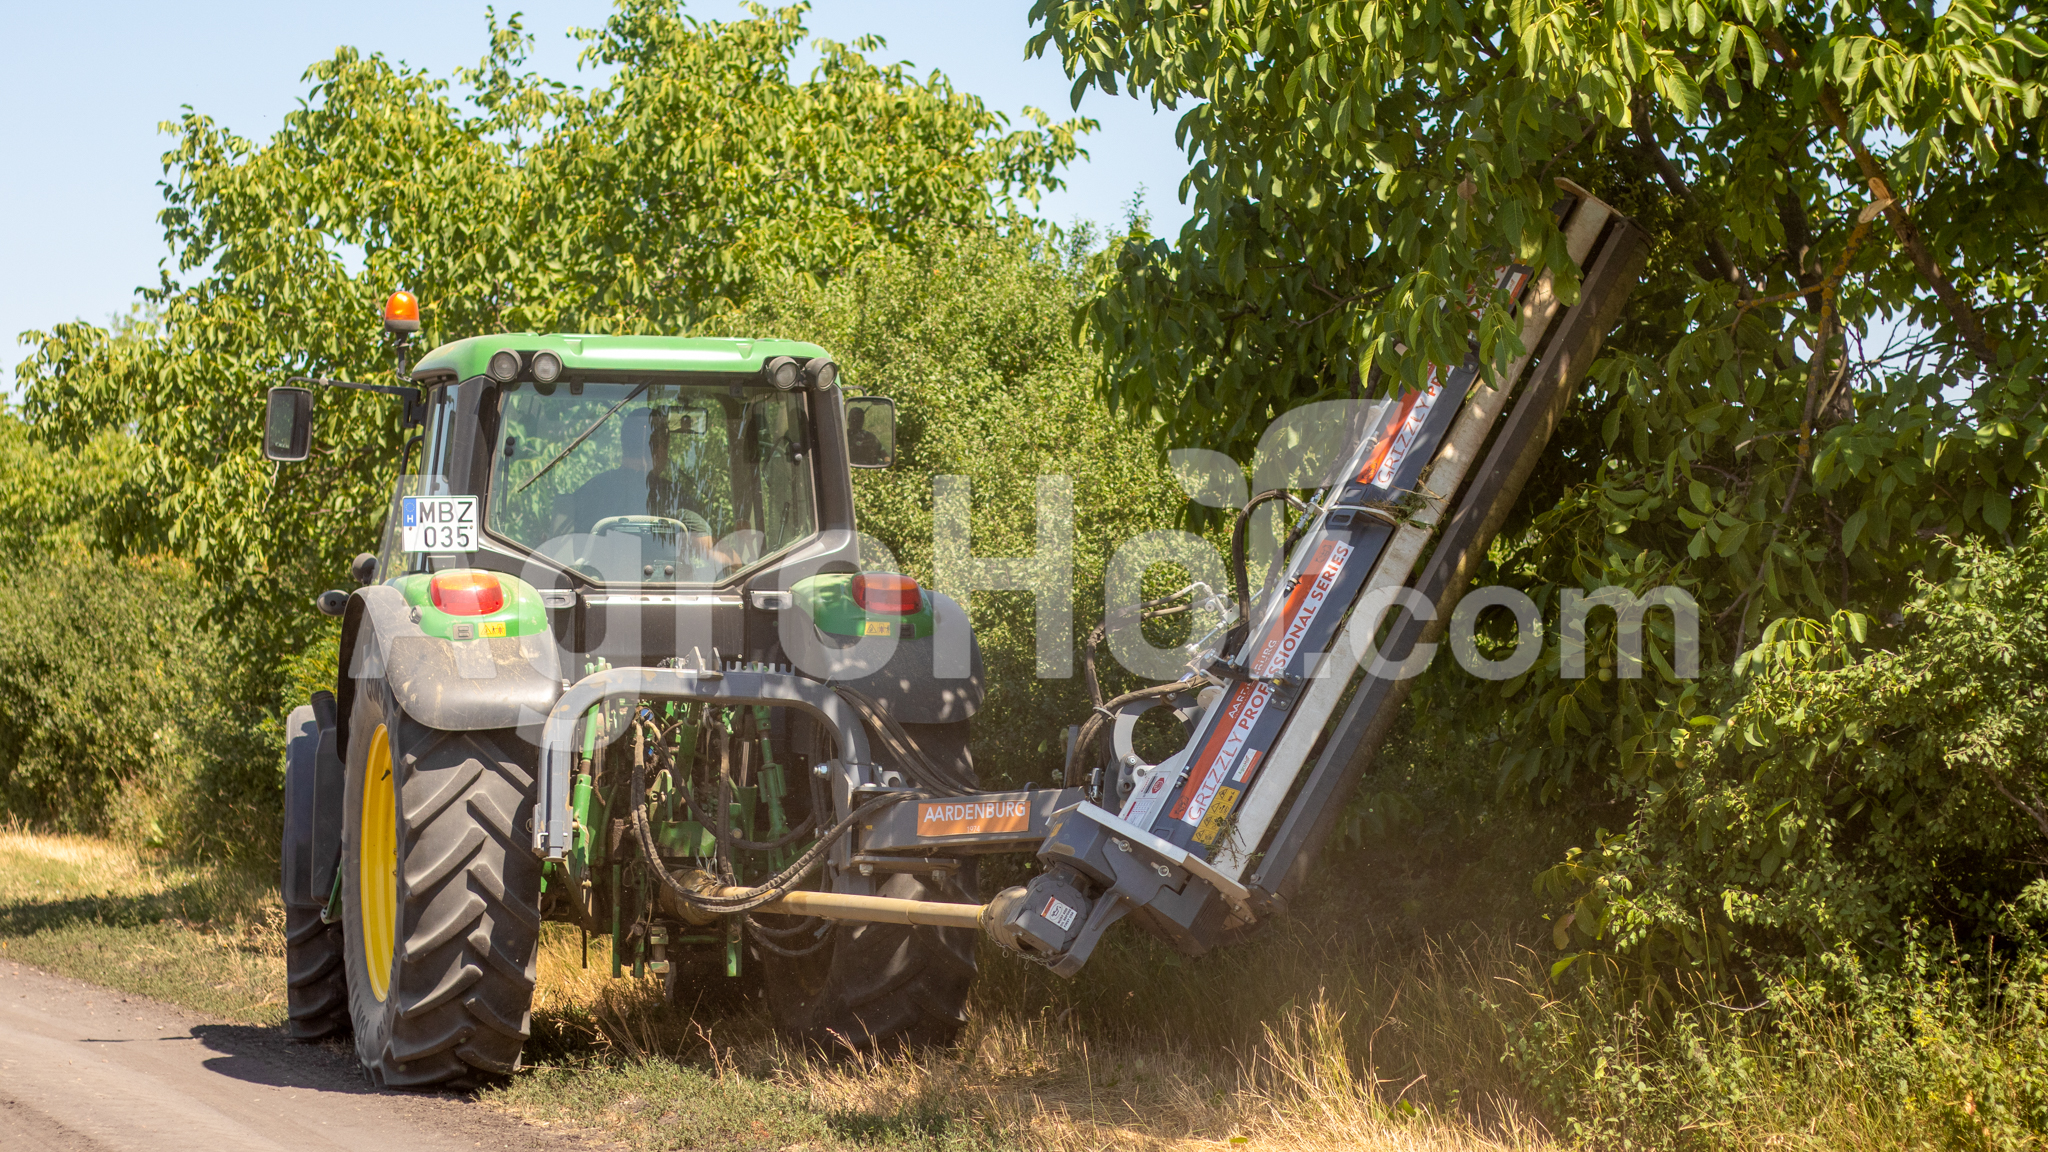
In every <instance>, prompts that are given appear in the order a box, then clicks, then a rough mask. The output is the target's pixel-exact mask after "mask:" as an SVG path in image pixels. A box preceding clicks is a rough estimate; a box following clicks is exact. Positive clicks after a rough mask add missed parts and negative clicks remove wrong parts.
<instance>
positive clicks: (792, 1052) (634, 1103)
mask: <svg viewBox="0 0 2048 1152" xmlns="http://www.w3.org/2000/svg"><path fill="white" fill-rule="evenodd" d="M1309 943H1312V942H1310V941H1304V939H1303V938H1302V937H1301V935H1300V934H1299V933H1298V932H1296V933H1281V934H1276V938H1275V939H1272V940H1269V941H1261V942H1259V943H1258V944H1257V945H1255V946H1254V947H1253V948H1252V949H1251V950H1250V953H1249V954H1246V953H1243V952H1240V953H1238V954H1237V960H1238V961H1239V962H1246V961H1248V962H1249V963H1250V964H1251V965H1253V966H1254V967H1253V968H1251V969H1250V971H1252V972H1254V973H1255V974H1256V977H1257V979H1258V981H1259V983H1260V984H1261V986H1262V988H1263V990H1264V991H1265V992H1266V993H1268V994H1270V993H1272V992H1275V991H1284V990H1286V989H1283V988H1282V986H1283V985H1287V986H1291V988H1292V989H1293V990H1294V991H1296V992H1298V993H1300V994H1301V995H1299V996H1298V998H1290V1002H1289V1003H1287V1004H1286V1005H1284V1006H1283V1007H1282V1009H1281V1010H1280V1011H1278V1012H1277V1013H1275V1014H1274V1015H1272V1016H1271V1017H1269V1018H1266V1019H1263V1020H1259V1021H1256V1022H1252V1027H1251V1030H1250V1031H1249V1033H1246V1034H1239V1035H1232V1034H1231V1031H1230V1029H1231V1027H1232V1025H1233V1023H1235V1022H1234V1021H1232V1020H1229V1019H1224V1018H1219V1017H1216V1016H1209V1017H1206V1018H1205V1017H1203V1016H1201V1015H1192V1016H1185V1015H1184V1016H1183V1017H1182V1018H1181V1023H1180V1026H1179V1027H1176V1028H1167V1029H1159V1028H1153V1027H1147V1026H1145V1025H1144V1023H1143V1022H1142V1018H1143V1017H1145V1016H1147V1015H1149V1014H1150V1013H1148V1012H1147V1011H1144V1010H1141V1008H1140V1000H1141V997H1140V995H1139V993H1140V991H1141V990H1143V991H1146V996H1145V997H1144V998H1143V999H1144V1005H1143V1007H1144V1008H1147V1009H1150V1008H1155V1007H1158V1005H1155V1003H1154V1001H1155V999H1158V998H1161V997H1163V998H1169V999H1171V998H1177V997H1178V992H1177V985H1178V984H1180V983H1183V982H1180V981H1171V980H1169V981H1165V982H1163V983H1162V982H1159V981H1154V982H1152V983H1151V985H1150V988H1149V990H1146V989H1141V988H1140V987H1138V986H1129V987H1124V988H1123V990H1124V991H1125V992H1126V993H1128V994H1127V995H1122V996H1117V997H1113V999H1115V1000H1116V1001H1118V1003H1119V1008H1120V1009H1121V1011H1119V1012H1117V1013H1116V1014H1113V1015H1104V1014H1101V1013H1097V1012H1094V1011H1091V1010H1090V1009H1089V1007H1088V1005H1087V1004H1086V1003H1083V1002H1074V1001H1073V1000H1072V999H1071V997H1070V998H1069V1002H1066V1003H1061V1002H1060V998H1059V997H1057V996H1054V995H1048V994H1047V993H1048V992H1049V991H1051V992H1058V991H1066V992H1069V993H1071V992H1073V991H1074V990H1076V989H1083V988H1086V989H1088V990H1090V991H1091V992H1092V993H1094V994H1098V995H1099V994H1100V993H1102V992H1103V991H1104V988H1103V987H1102V986H1101V984H1100V982H1098V983H1097V984H1094V985H1088V984H1072V985H1069V984H1066V983H1065V982H1059V983H1057V984H1055V985H1045V984H1043V982H1041V981H1039V980H1037V979H1036V974H1040V973H1039V970H1036V969H1027V968H1026V967H1025V966H1023V965H1021V964H1019V963H1017V962H1015V961H1012V960H1009V959H1007V958H1004V957H999V956H993V955H991V953H992V952H993V949H989V948H984V949H983V957H984V969H985V973H986V974H985V976H984V978H983V980H982V981H981V982H980V984H979V985H978V988H977V994H976V999H975V1002H974V1004H973V1005H972V1009H971V1018H970V1023H969V1025H968V1027H967V1029H966V1030H965V1032H964V1033H963V1035H962V1036H961V1038H960V1041H959V1043H958V1044H957V1045H956V1046H955V1047H954V1048H952V1049H950V1050H947V1051H942V1052H930V1053H924V1054H921V1055H915V1056H905V1055H898V1056H888V1057H873V1056H856V1055H852V1054H848V1053H838V1054H832V1055H826V1054H820V1053H815V1052H806V1051H802V1050H798V1049H795V1048H793V1047H791V1046H790V1045H788V1044H787V1043H785V1042H783V1041H782V1040H780V1039H779V1038H778V1037H777V1036H776V1035H775V1033H774V1031H773V1029H772V1028H771V1027H770V1026H769V1023H768V1020H767V1019H766V1016H765V1013H764V1012H763V1011H762V1009H761V1008H760V1007H759V1005H758V1004H757V1003H755V1002H751V1001H741V1002H739V1003H736V1004H728V1005H719V1006H706V1005H701V1004H700V1005H697V1006H696V1007H697V1010H696V1011H695V1012H694V1013H692V1012H690V1011H687V1010H682V1009H677V1008H674V1007H670V1006H667V1005H665V1004H663V1003H662V1001H661V998H660V995H659V992H658V990H657V989H656V987H655V985H654V984H653V982H652V981H648V982H644V983H643V982H636V981H633V980H631V979H625V980H619V981H613V980H611V979H610V978H609V966H608V964H606V963H603V962H602V960H603V958H602V957H601V956H600V955H599V953H600V952H601V951H602V948H601V945H600V944H594V945H593V948H592V967H590V968H589V969H587V970H586V969H584V968H583V967H582V966H581V964H580V961H579V956H578V950H579V947H580V944H579V937H578V935H577V934H576V933H575V932H573V931H566V930H561V929H556V928H551V929H550V931H549V936H548V939H547V941H546V942H545V944H544V947H543V950H542V957H541V967H540V988H539V991H538V993H537V995H536V999H535V1027H536V1045H535V1047H536V1049H538V1050H539V1051H537V1052H536V1055H539V1056H542V1057H543V1058H544V1063H546V1064H547V1065H549V1067H545V1068H543V1069H541V1070H539V1071H538V1072H537V1073H536V1074H535V1075H532V1076H528V1077H523V1078H521V1079H520V1080H518V1081H516V1082H515V1083H514V1084H512V1085H511V1086H510V1087H509V1088H507V1089H505V1090H503V1091H501V1092H499V1093H496V1094H493V1095H492V1096H491V1097H490V1099H491V1100H493V1101H494V1102H495V1103H496V1104H498V1105H499V1106H501V1107H504V1108H507V1109H509V1110H511V1111H513V1112H515V1113H517V1114H520V1115H522V1116H525V1117H527V1118H529V1119H534V1120H545V1121H549V1122H552V1123H557V1124H560V1123H570V1124H574V1125H577V1126H581V1127H588V1128H591V1129H595V1130H598V1131H602V1132H604V1133H606V1134H607V1135H609V1136H611V1137H613V1138H616V1139H623V1140H626V1141H628V1142H630V1143H631V1144H632V1145H633V1146H635V1147H638V1148H649V1149H668V1148H674V1147H713V1146H723V1145H721V1144H720V1143H719V1141H720V1140H721V1139H723V1140H727V1141H737V1146H747V1145H749V1144H750V1143H752V1142H754V1141H761V1142H763V1143H762V1146H764V1147H765V1146H771V1145H772V1146H773V1147H778V1148H781V1147H788V1146H790V1145H792V1144H794V1145H796V1146H812V1147H817V1148H830V1147H839V1146H842V1145H848V1146H852V1145H858V1146H876V1145H882V1146H889V1147H896V1146H914V1147H928V1148H963V1149H964V1148H1032V1149H1045V1150H1047V1152H1100V1150H1102V1149H1106V1148H1109V1149H1141V1150H1146V1152H1152V1150H1161V1152H1163V1150H1167V1149H1193V1148H1252V1149H1260V1148H1273V1149H1283V1148H1284V1149H1303V1150H1314V1149H1324V1148H1329V1149H1338V1148H1344V1149H1354V1148H1387V1149H1418V1150H1421V1149H1430V1150H1435V1149H1467V1148H1471V1149H1493V1148H1517V1149H1525V1148H1536V1147H1544V1146H1546V1144H1547V1141H1546V1140H1545V1138H1544V1136H1543V1134H1542V1132H1541V1131H1540V1129H1539V1128H1538V1127H1537V1125H1535V1124H1534V1123H1533V1122H1532V1121H1530V1120H1529V1119H1528V1118H1527V1117H1526V1116H1525V1114H1524V1112H1523V1110H1522V1108H1521V1106H1520V1105H1519V1103H1518V1102H1517V1101H1516V1100H1515V1099H1514V1098H1513V1096H1512V1095H1511V1094H1510V1093H1509V1087H1510V1086H1509V1084H1508V1081H1507V1078H1506V1077H1505V1075H1504V1074H1502V1073H1500V1072H1498V1071H1494V1072H1492V1074H1491V1075H1488V1076H1485V1077H1481V1078H1480V1080H1482V1081H1484V1082H1483V1083H1480V1082H1479V1081H1475V1080H1474V1078H1473V1077H1472V1076H1471V1075H1470V1070H1469V1069H1466V1070H1462V1073H1461V1074H1455V1075H1454V1074H1452V1070H1450V1069H1445V1070H1444V1071H1443V1072H1442V1073H1440V1074H1439V1076H1438V1077H1437V1078H1439V1079H1442V1080H1445V1081H1448V1082H1451V1083H1452V1084H1453V1085H1458V1084H1463V1085H1467V1086H1473V1087H1477V1088H1478V1089H1479V1091H1478V1093H1477V1095H1476V1097H1467V1096H1461V1093H1460V1091H1459V1089H1458V1088H1457V1087H1455V1086H1452V1087H1450V1088H1448V1089H1447V1090H1445V1091H1429V1090H1427V1089H1426V1088H1425V1086H1426V1085H1427V1084H1428V1082H1429V1081H1430V1080H1431V1079H1432V1077H1431V1075H1430V1074H1428V1073H1426V1072H1425V1073H1416V1072H1413V1071H1411V1069H1412V1068H1413V1067H1414V1066H1415V1065H1416V1064H1417V1062H1418V1061H1432V1062H1433V1061H1435V1060H1438V1059H1442V1060H1456V1061H1465V1060H1469V1059H1471V1058H1473V1057H1474V1056H1475V1055H1479V1056H1480V1063H1481V1064H1483V1065H1485V1066H1486V1067H1487V1068H1489V1069H1495V1068H1497V1065H1498V1063H1499V1053H1500V1040H1499V1035H1500V1034H1499V1030H1498V1028H1497V1027H1495V1028H1493V1029H1492V1030H1491V1033H1490V1034H1487V1035H1484V1036H1480V1035H1475V1033H1474V1031H1473V1029H1472V1028H1471V1027H1470V1026H1469V1022H1468V1021H1461V1020H1456V1019H1450V1018H1447V1017H1445V1016H1444V1015H1443V1014H1444V1013H1445V1012H1446V1011H1451V1012H1455V1013H1457V1014H1459V1015H1461V1016H1464V1017H1470V1016H1472V1015H1473V1009H1472V1005H1471V1004H1470V1003H1469V998H1468V997H1467V996H1466V995H1465V993H1464V992H1463V989H1464V988H1465V987H1467V985H1466V982H1467V981H1469V980H1470V979H1472V977H1473V975H1474V972H1473V971H1472V967H1473V966H1474V965H1482V964H1490V963H1497V962H1501V961H1505V960H1508V959H1511V957H1509V955H1508V953H1507V952H1506V951H1505V950H1496V952H1495V953H1494V954H1490V955H1486V954H1481V953H1478V952H1465V953H1460V954H1458V955H1457V956H1456V957H1450V956H1446V955H1445V954H1444V953H1442V952H1429V953H1425V954H1423V955H1422V956H1421V957H1419V958H1414V957H1411V958H1410V960H1411V961H1413V962H1410V963H1407V964H1405V965H1395V964H1391V963H1387V962H1384V961H1383V962H1378V963H1369V962H1367V961H1364V960H1362V959H1361V958H1359V957H1349V958H1342V957H1335V956H1333V955H1331V954H1330V952H1329V950H1328V949H1327V948H1312V947H1305V945H1306V944H1309ZM1151 953H1152V950H1151V948H1150V947H1149V946H1148V945H1147V944H1146V943H1144V942H1141V941H1136V940H1131V941H1127V942H1126V943H1125V945H1124V946H1123V947H1122V948H1119V949H1118V950H1116V952H1115V953H1114V954H1113V956H1112V957H1107V958H1106V959H1109V960H1110V962H1109V963H1108V964H1106V965H1105V966H1104V967H1105V970H1104V971H1102V972H1101V973H1099V974H1098V973H1092V972H1090V973H1084V974H1083V976H1082V978H1081V979H1082V981H1084V982H1085V981H1088V980H1089V978H1090V976H1091V975H1099V976H1100V977H1101V978H1103V979H1105V980H1107V981H1108V982H1110V984H1111V989H1110V990H1114V989H1115V987H1117V986H1121V984H1122V980H1123V978H1124V977H1125V976H1126V975H1127V974H1129V973H1131V972H1134V971H1137V970H1140V969H1143V968H1146V967H1150V966H1151V965H1152V963H1153V962H1156V961H1157V960H1158V957H1157V956H1155V955H1152V954H1151ZM1282 961H1285V967H1284V968H1283V967H1282V966H1281V962H1282ZM1227 963H1228V961H1227V960H1224V959H1223V958H1222V957H1220V956H1219V957H1218V958H1217V962H1215V963H1210V962H1208V961H1207V959H1206V958H1205V961H1204V962H1198V964H1197V965H1196V967H1198V968H1200V969H1221V968H1223V966H1224V965H1225V964H1227ZM1190 975H1191V976H1192V977H1193V978H1194V979H1196V980H1198V981H1205V982H1206V981H1210V980H1214V979H1215V977H1216V975H1217V972H1215V971H1199V972H1196V973H1190ZM1333 977H1334V978H1335V981H1336V982H1335V983H1330V981H1331V979H1332V978H1333ZM1212 987H1213V985H1212ZM707 1008H708V1009H709V1010H707ZM1166 1015H1167V1018H1168V1019H1169V1020H1170V1019H1171V1013H1170V1012H1169V1013H1167V1014H1166ZM1432 1017H1434V1019H1432ZM1479 1031H1480V1032H1485V1031H1486V1029H1485V1028H1481V1029H1479ZM1475 1042H1477V1043H1479V1044H1482V1045H1483V1046H1484V1047H1485V1049H1486V1050H1485V1051H1484V1052H1483V1054H1480V1053H1475V1051H1474V1050H1473V1045H1474V1043H1475ZM1376 1057H1377V1059H1376ZM571 1067H574V1069H575V1075H574V1076H573V1077H572V1076H569V1075H566V1073H567V1072H568V1071H569V1069H570V1068H571ZM600 1084H601V1085H603V1087H601V1088H599V1087H598V1086H599V1085H600ZM593 1088H597V1089H598V1090H595V1091H593ZM763 1115H773V1116H776V1117H779V1118H780V1122H779V1123H767V1122H763V1130H761V1131H754V1130H752V1129H751V1128H749V1127H746V1126H744V1125H737V1124H736V1123H735V1122H734V1119H733V1118H734V1117H735V1116H752V1117H757V1118H758V1117H761V1116H763ZM774 1140H784V1141H786V1142H785V1143H782V1144H773V1143H772V1141H774Z"/></svg>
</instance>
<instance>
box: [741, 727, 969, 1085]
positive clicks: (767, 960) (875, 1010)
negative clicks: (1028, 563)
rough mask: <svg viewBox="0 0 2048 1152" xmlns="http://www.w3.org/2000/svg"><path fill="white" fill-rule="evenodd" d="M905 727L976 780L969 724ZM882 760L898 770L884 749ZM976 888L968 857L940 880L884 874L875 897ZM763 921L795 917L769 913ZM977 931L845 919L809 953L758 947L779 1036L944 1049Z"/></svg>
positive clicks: (958, 1019) (950, 898) (949, 896)
mask: <svg viewBox="0 0 2048 1152" xmlns="http://www.w3.org/2000/svg"><path fill="white" fill-rule="evenodd" d="M903 727H904V730H905V731H906V732H907V733H908V734H909V735H910V736H911V738H912V739H913V740H915V741H916V742H917V744H918V746H919V747H920V748H921V749H922V750H923V751H924V754H925V755H926V756H927V757H929V758H931V759H933V760H936V761H939V762H941V763H943V764H946V765H948V766H950V767H951V768H952V770H953V771H956V772H959V773H962V774H964V775H966V776H967V777H968V778H969V779H972V778H973V774H974V760H973V758H972V757H971V756H970V755H969V753H968V750H967V735H968V726H967V725H966V724H965V723H952V724H914V725H913V724H905V725H904V726H903ZM882 759H883V762H884V763H885V764H886V765H887V766H889V767H897V765H895V764H894V763H892V762H891V759H890V758H889V757H888V756H887V755H886V754H883V756H882ZM824 822H825V823H828V824H829V823H830V821H829V820H827V821H824ZM977 888H978V883H977V872H976V869H975V862H974V860H973V859H972V858H971V857H970V858H968V859H966V860H963V861H962V862H961V867H960V869H959V871H957V872H954V873H952V874H951V875H949V876H947V877H946V878H945V879H943V880H940V879H937V878H935V877H933V876H931V875H930V874H917V875H912V874H909V873H897V874H895V875H892V876H889V877H887V878H886V879H884V880H882V881H881V882H880V883H879V884H877V885H876V887H875V894H876V895H878V896H893V897H895V898H897V899H899V900H931V901H935V902H941V903H957V904H974V903H978V902H979V901H980V897H979V896H978V895H976V891H977ZM763 923H765V924H767V925H769V926H771V927H780V926H781V925H783V924H795V923H797V922H796V921H794V920H791V919H790V918H788V917H785V916H767V917H763ZM980 937H981V934H980V933H978V932H975V931H973V930H972V929H968V928H931V927H926V926H922V925H920V926H918V927H911V926H910V925H907V924H867V923H861V922H857V921H850V920H842V921H839V922H838V923H837V925H836V926H835V927H834V928H833V929H832V935H831V943H830V944H828V945H826V946H825V947H823V948H821V949H819V950H818V951H816V952H813V953H811V954H810V955H807V956H800V957H789V956H779V955H776V954H775V953H774V952H772V951H769V950H768V949H766V948H761V947H759V946H758V944H757V954H758V956H759V958H760V961H761V970H762V978H763V986H764V987H763V991H764V994H765V998H766V999H767V1001H768V1011H769V1014H770V1015H771V1016H772V1017H773V1018H774V1020H775V1023H776V1026H777V1027H779V1028H781V1029H782V1030H783V1031H784V1032H786V1033H788V1034H789V1035H791V1036H793V1037H794V1038H796V1039H797V1040H799V1041H802V1042H804V1043H808V1044H813V1045H816V1046H818V1047H820V1048H823V1049H825V1050H827V1051H840V1052H844V1051H849V1050H851V1051H858V1052H867V1051H874V1050H877V1049H881V1050H889V1049H905V1048H939V1047H945V1046H947V1045H950V1044H951V1043H952V1042H953V1040H954V1039H955V1038H956V1037H957V1036H958V1035H959V1034H960V1029H961V1027H962V1026H963V1025H965V1024H966V1022H967V997H968V994H969V993H970V992H972V991H973V989H974V977H975V971H976V968H975V959H974V949H975V945H976V943H978V942H979V940H980ZM758 939H759V938H757V941H758ZM774 939H775V943H777V944H778V945H780V946H781V947H783V948H784V949H786V950H789V951H799V950H801V949H802V948H806V947H809V946H810V944H811V942H812V938H811V937H810V936H808V934H806V935H804V936H798V937H795V938H786V937H775V938H774Z"/></svg>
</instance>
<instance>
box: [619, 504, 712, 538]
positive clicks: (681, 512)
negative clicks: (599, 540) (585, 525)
mask: <svg viewBox="0 0 2048 1152" xmlns="http://www.w3.org/2000/svg"><path fill="white" fill-rule="evenodd" d="M677 517H680V518H677ZM677 517H670V516H607V517H605V518H604V519H602V520H599V521H598V522H597V526H596V527H594V528H592V529H591V530H590V534H591V535H593V536H603V535H605V534H607V533H609V532H611V531H612V530H614V529H617V530H619V531H623V532H627V533H630V534H632V535H634V536H652V535H654V530H655V529H657V528H662V527H671V526H672V527H673V528H674V529H676V530H677V531H680V532H681V533H683V534H685V535H689V536H709V535H711V524H710V522H709V521H707V520H705V519H704V518H703V517H702V516H699V515H697V514H696V513H695V512H691V511H689V510H688V509H678V510H677Z"/></svg>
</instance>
